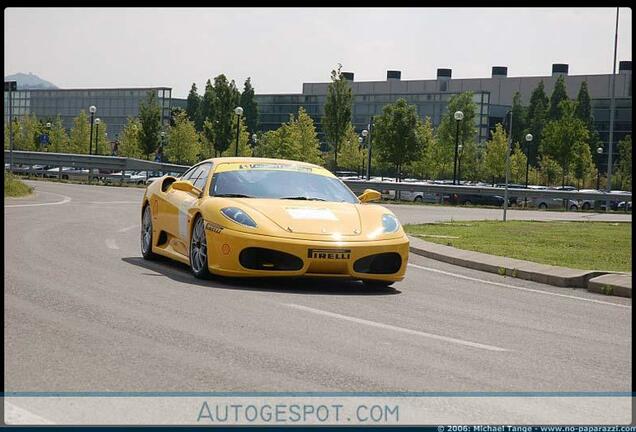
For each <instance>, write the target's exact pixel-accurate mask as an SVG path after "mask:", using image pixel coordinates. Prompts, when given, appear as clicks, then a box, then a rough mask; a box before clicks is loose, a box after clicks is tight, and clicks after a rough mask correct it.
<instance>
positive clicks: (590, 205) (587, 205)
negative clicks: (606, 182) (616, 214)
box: [578, 189, 604, 210]
mask: <svg viewBox="0 0 636 432" xmlns="http://www.w3.org/2000/svg"><path fill="white" fill-rule="evenodd" d="M579 192H585V193H600V191H597V190H596V189H581V190H579ZM578 202H579V208H581V210H591V209H597V208H598V209H600V208H601V206H602V205H604V203H602V202H601V200H591V199H585V200H579V201H578Z"/></svg>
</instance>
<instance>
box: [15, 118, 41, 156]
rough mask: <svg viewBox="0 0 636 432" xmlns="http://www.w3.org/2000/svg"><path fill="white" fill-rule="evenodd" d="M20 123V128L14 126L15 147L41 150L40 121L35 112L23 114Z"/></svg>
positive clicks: (16, 148) (17, 148)
mask: <svg viewBox="0 0 636 432" xmlns="http://www.w3.org/2000/svg"><path fill="white" fill-rule="evenodd" d="M19 125H20V127H19V128H14V129H15V131H14V138H13V148H14V149H15V150H26V151H36V150H39V140H38V136H39V135H40V123H39V122H38V119H37V117H36V116H35V114H27V115H25V116H23V117H22V118H21V119H20V122H19ZM14 126H15V124H14Z"/></svg>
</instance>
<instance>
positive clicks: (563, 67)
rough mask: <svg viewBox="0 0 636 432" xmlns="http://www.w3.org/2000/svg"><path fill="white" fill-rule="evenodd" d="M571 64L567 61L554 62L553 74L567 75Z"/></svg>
mask: <svg viewBox="0 0 636 432" xmlns="http://www.w3.org/2000/svg"><path fill="white" fill-rule="evenodd" d="M568 69H569V66H568V65H567V64H566V63H554V64H552V76H557V75H567V74H568Z"/></svg>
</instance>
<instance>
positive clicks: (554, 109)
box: [548, 76, 568, 121]
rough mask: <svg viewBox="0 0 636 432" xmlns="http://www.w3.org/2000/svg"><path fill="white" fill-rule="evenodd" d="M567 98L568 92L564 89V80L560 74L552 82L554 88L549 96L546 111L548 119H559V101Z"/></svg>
mask: <svg viewBox="0 0 636 432" xmlns="http://www.w3.org/2000/svg"><path fill="white" fill-rule="evenodd" d="M564 100H568V92H567V90H566V89H565V80H564V79H563V77H562V76H560V77H559V78H557V80H556V83H555V84H554V90H552V95H551V96H550V109H549V111H548V120H549V121H554V120H559V119H560V118H561V116H562V115H563V113H562V112H561V102H563V101H564Z"/></svg>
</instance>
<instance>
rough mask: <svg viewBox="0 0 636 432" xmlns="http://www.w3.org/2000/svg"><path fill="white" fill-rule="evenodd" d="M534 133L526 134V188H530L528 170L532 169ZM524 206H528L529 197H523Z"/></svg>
mask: <svg viewBox="0 0 636 432" xmlns="http://www.w3.org/2000/svg"><path fill="white" fill-rule="evenodd" d="M532 138H533V136H532V134H527V135H526V189H527V188H528V172H529V170H530V143H531V142H532ZM523 206H524V207H527V206H528V197H527V196H526V197H525V198H524V199H523Z"/></svg>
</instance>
